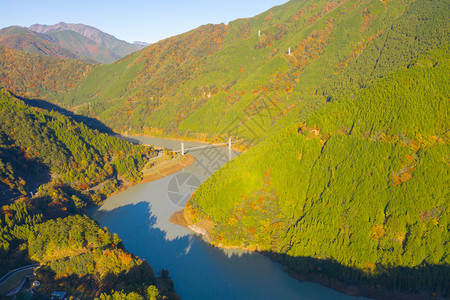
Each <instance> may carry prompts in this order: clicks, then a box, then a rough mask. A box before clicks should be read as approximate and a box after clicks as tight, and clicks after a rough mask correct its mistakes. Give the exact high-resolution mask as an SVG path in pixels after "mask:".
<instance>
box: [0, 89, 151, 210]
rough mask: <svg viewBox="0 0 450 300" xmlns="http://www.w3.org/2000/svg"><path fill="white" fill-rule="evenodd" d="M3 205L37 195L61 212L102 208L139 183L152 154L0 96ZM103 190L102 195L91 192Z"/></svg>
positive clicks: (3, 91)
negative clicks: (123, 189) (123, 185)
mask: <svg viewBox="0 0 450 300" xmlns="http://www.w3.org/2000/svg"><path fill="white" fill-rule="evenodd" d="M0 104H1V105H0V147H1V148H0V181H1V183H0V192H1V195H2V200H8V199H14V197H17V196H19V195H29V194H30V193H35V194H38V195H39V196H40V197H43V198H45V199H47V198H48V200H49V201H50V200H51V203H49V204H48V207H46V208H45V209H46V210H47V209H48V210H51V209H55V210H57V211H59V210H60V209H62V210H67V209H69V210H71V209H72V212H73V209H79V208H83V207H85V206H86V205H88V204H90V203H99V202H100V201H101V200H102V199H104V197H105V196H106V195H109V194H111V193H112V192H113V191H115V189H117V187H119V186H120V185H121V182H123V181H126V182H128V181H130V182H136V181H139V180H140V179H141V176H142V174H141V173H140V170H141V169H142V167H143V166H144V164H145V162H146V161H147V159H148V158H150V157H152V156H154V155H156V152H154V151H153V149H152V148H146V147H144V146H135V145H132V144H130V143H128V142H126V141H124V140H122V139H120V138H114V137H111V136H108V135H106V134H103V133H99V132H98V131H95V130H92V129H90V128H88V127H87V126H86V125H84V124H83V123H78V122H75V121H74V120H73V119H71V118H70V117H67V116H64V115H62V114H60V113H57V112H54V111H46V110H43V109H39V108H32V107H30V106H28V105H27V104H25V103H24V102H23V101H22V100H19V99H17V98H14V97H13V96H12V95H11V94H10V93H9V92H8V91H7V90H5V89H2V90H1V91H0ZM98 184H102V185H101V188H99V189H90V188H92V187H95V186H96V185H98Z"/></svg>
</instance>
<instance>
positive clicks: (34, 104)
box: [13, 94, 116, 135]
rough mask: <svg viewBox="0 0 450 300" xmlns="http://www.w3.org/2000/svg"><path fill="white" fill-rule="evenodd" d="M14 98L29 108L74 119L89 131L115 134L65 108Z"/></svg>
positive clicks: (90, 119)
mask: <svg viewBox="0 0 450 300" xmlns="http://www.w3.org/2000/svg"><path fill="white" fill-rule="evenodd" d="M13 95H14V94H13ZM14 97H16V98H18V99H20V100H23V101H24V102H25V103H26V104H28V105H29V106H31V107H36V108H41V109H46V110H49V111H52V110H53V111H56V112H58V113H60V114H62V115H65V116H69V117H71V118H72V119H74V120H75V121H77V122H79V123H83V124H85V125H86V126H88V127H89V128H91V129H97V130H98V131H100V132H102V133H106V134H110V135H115V134H116V133H115V132H114V131H113V130H112V129H111V128H109V127H108V126H106V125H105V124H103V123H102V122H100V121H99V120H97V119H95V118H91V117H86V116H83V115H78V114H75V113H73V112H72V111H70V110H67V109H65V108H62V107H60V106H58V105H56V104H53V103H50V102H47V101H45V100H40V99H27V98H23V97H20V96H17V95H14Z"/></svg>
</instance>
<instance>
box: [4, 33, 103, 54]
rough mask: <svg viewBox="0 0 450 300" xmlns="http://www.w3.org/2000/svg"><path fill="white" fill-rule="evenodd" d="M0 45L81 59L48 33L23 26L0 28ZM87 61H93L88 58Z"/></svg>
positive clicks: (30, 51) (35, 52)
mask: <svg viewBox="0 0 450 300" xmlns="http://www.w3.org/2000/svg"><path fill="white" fill-rule="evenodd" d="M0 45H1V46H5V47H8V48H12V49H16V50H20V51H24V52H28V53H34V54H40V55H47V56H52V57H58V58H68V59H81V57H79V56H78V55H77V54H75V53H74V52H72V51H70V50H68V49H66V48H65V47H61V46H60V45H58V43H55V41H54V40H53V39H52V38H51V37H50V36H48V35H45V34H40V33H37V32H34V31H31V30H30V29H28V28H25V27H19V26H11V27H7V28H3V29H1V30H0ZM89 62H94V61H92V60H90V61H89Z"/></svg>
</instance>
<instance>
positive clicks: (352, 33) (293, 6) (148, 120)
mask: <svg viewBox="0 0 450 300" xmlns="http://www.w3.org/2000/svg"><path fill="white" fill-rule="evenodd" d="M448 9H449V4H448V1H428V0H419V1H415V2H410V1H390V2H389V1H370V0H365V1H361V0H348V1H328V2H327V1H323V0H322V1H290V2H288V3H286V4H284V5H282V6H279V7H275V8H273V9H271V10H269V11H267V12H265V13H262V14H260V15H258V16H256V17H253V18H249V19H240V20H236V21H234V22H230V23H229V24H228V25H223V24H222V25H206V26H202V27H199V28H198V29H195V30H193V31H190V32H188V33H185V34H182V35H179V36H176V37H172V38H168V39H166V40H163V41H161V42H158V43H156V44H153V45H150V46H149V47H147V48H145V49H143V50H141V51H139V52H136V53H133V54H131V55H130V56H128V57H126V58H124V59H122V60H120V61H118V62H116V63H114V64H109V65H101V66H94V67H93V66H83V65H76V64H70V65H68V66H67V68H68V70H71V74H73V76H74V77H72V78H71V80H70V82H71V84H70V85H68V86H67V87H65V88H61V87H60V85H59V84H58V83H57V82H56V83H55V84H54V83H53V82H42V83H41V82H39V84H38V85H40V87H35V85H36V82H35V81H32V82H30V88H24V87H21V86H20V87H19V86H17V85H18V84H19V83H18V82H16V81H14V80H9V79H11V78H12V77H14V76H15V75H14V70H17V69H19V70H20V68H21V66H22V65H24V62H29V61H30V60H31V61H33V60H36V59H37V58H36V57H35V58H29V57H28V56H23V55H19V54H17V55H16V57H15V60H11V59H8V60H7V62H6V63H5V64H4V67H2V68H1V71H2V74H3V75H2V77H1V81H2V82H3V84H4V85H5V87H7V88H9V89H10V90H14V91H17V92H18V93H19V95H20V96H24V97H32V98H43V99H46V100H49V101H52V102H54V103H59V104H61V105H63V106H65V107H73V108H74V109H77V111H78V112H80V113H83V114H85V115H88V116H91V117H97V118H100V119H101V120H102V121H104V122H105V123H106V124H108V125H109V126H112V127H113V128H114V129H115V130H117V131H130V130H131V131H134V132H139V133H148V134H153V135H166V136H167V135H171V136H193V137H198V136H199V134H208V135H209V136H210V137H211V138H212V137H220V136H226V135H231V136H234V137H236V138H241V139H242V140H243V141H244V140H245V141H246V142H250V141H254V140H257V141H260V140H263V139H264V138H265V137H266V136H268V135H270V134H271V133H273V132H275V131H277V130H279V129H280V128H283V127H286V126H287V125H289V124H290V123H292V122H297V121H299V120H303V119H305V118H306V117H307V116H308V115H309V114H310V113H311V112H313V111H315V110H316V109H318V108H320V107H321V106H323V105H325V104H326V103H327V101H330V100H333V99H336V98H337V97H340V96H343V95H345V94H346V93H349V92H351V91H352V90H355V89H359V88H364V87H366V86H367V85H369V84H370V83H371V82H373V81H374V80H376V79H378V78H380V77H382V76H385V75H387V74H389V73H390V72H392V71H394V70H395V69H397V68H399V67H405V66H407V64H408V62H409V61H410V60H411V59H414V58H417V57H418V55H420V54H421V53H422V52H423V51H426V50H428V49H432V48H435V47H437V46H439V45H440V44H442V43H445V41H448V35H449V25H448V22H446V19H447V13H446V12H447V11H448ZM289 49H290V52H289ZM10 55H11V54H10ZM11 56H12V55H11ZM37 64H38V65H40V66H43V67H42V68H41V70H42V71H39V72H37V74H39V73H40V72H44V74H46V73H47V72H46V71H49V70H50V69H51V70H53V69H54V66H53V65H56V67H57V68H60V63H59V62H58V61H56V60H55V61H46V62H45V64H44V63H43V62H37ZM25 65H26V63H25ZM6 66H9V68H7V67H6ZM47 69H48V70H47ZM24 71H25V70H24ZM24 73H25V72H24ZM50 73H51V72H50ZM25 74H26V73H25ZM64 74H66V73H65V71H64V72H62V73H61V76H62V77H64ZM56 80H57V79H56ZM119 111H120V112H121V113H118V112H119ZM123 112H125V113H123ZM205 120H207V121H206V122H205Z"/></svg>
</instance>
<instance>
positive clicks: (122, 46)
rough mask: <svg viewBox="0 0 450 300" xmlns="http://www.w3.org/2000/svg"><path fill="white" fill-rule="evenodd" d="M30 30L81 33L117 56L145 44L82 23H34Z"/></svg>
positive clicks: (128, 52)
mask: <svg viewBox="0 0 450 300" xmlns="http://www.w3.org/2000/svg"><path fill="white" fill-rule="evenodd" d="M29 29H30V30H32V31H35V32H39V33H44V34H50V33H56V32H62V31H68V30H70V31H74V32H76V33H79V34H81V35H82V36H84V37H87V38H88V39H90V40H92V41H94V42H95V43H97V44H99V45H101V46H103V47H104V48H106V49H108V50H110V51H112V53H114V54H115V55H116V56H117V57H124V56H126V55H128V54H131V53H133V52H135V51H138V50H140V49H142V48H144V47H145V46H146V45H144V44H141V43H137V44H136V43H135V44H130V43H128V42H126V41H122V40H119V39H117V38H116V37H114V36H112V35H110V34H107V33H105V32H103V31H101V30H99V29H97V28H95V27H92V26H88V25H84V24H70V23H64V22H60V23H58V24H55V25H41V24H34V25H31V26H30V27H29Z"/></svg>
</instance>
